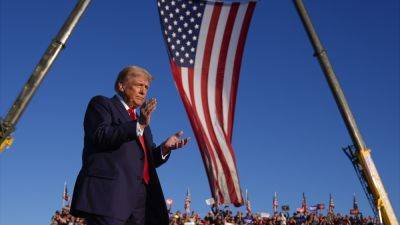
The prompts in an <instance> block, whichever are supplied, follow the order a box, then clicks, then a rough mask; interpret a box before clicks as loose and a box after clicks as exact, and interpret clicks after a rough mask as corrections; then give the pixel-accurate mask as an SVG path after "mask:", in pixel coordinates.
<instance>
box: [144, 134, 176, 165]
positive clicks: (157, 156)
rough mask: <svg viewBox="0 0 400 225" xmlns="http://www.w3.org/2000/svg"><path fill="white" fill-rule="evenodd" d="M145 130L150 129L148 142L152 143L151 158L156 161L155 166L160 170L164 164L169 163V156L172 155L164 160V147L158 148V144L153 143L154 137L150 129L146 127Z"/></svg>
mask: <svg viewBox="0 0 400 225" xmlns="http://www.w3.org/2000/svg"><path fill="white" fill-rule="evenodd" d="M145 129H148V132H147V133H146V135H147V136H148V140H149V141H151V151H150V152H151V156H152V158H153V160H154V166H155V167H156V168H158V167H159V166H161V165H162V164H164V163H165V162H166V161H168V159H169V156H170V155H171V153H169V154H168V155H167V156H166V157H165V158H164V159H163V157H162V145H159V146H156V144H155V143H154V142H153V135H152V133H151V129H150V127H146V128H145Z"/></svg>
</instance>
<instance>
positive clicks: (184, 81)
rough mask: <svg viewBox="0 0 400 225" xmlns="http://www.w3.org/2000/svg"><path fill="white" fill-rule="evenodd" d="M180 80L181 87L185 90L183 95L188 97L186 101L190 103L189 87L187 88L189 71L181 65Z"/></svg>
mask: <svg viewBox="0 0 400 225" xmlns="http://www.w3.org/2000/svg"><path fill="white" fill-rule="evenodd" d="M181 80H182V87H183V90H184V92H185V96H186V98H187V99H188V102H189V103H190V104H192V102H191V99H190V89H189V71H188V68H186V67H182V68H181Z"/></svg>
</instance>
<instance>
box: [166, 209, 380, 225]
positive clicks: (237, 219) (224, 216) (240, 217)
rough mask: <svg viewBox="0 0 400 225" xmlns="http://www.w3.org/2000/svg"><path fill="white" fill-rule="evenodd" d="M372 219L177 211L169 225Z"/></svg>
mask: <svg viewBox="0 0 400 225" xmlns="http://www.w3.org/2000/svg"><path fill="white" fill-rule="evenodd" d="M374 224H376V223H375V219H374V218H372V217H362V216H349V215H341V214H330V215H327V216H323V215H322V214H318V215H317V214H316V213H308V212H306V213H294V214H293V215H292V216H289V214H288V213H276V214H274V215H273V216H269V215H268V214H265V213H249V212H247V213H246V214H243V213H242V212H237V213H236V214H235V215H234V214H233V213H232V212H231V211H230V210H224V211H218V212H216V213H215V212H208V213H207V215H206V216H205V217H204V218H201V217H200V215H199V214H197V213H191V214H190V215H188V214H186V213H180V212H179V211H177V212H176V213H173V214H172V216H171V217H170V225H374Z"/></svg>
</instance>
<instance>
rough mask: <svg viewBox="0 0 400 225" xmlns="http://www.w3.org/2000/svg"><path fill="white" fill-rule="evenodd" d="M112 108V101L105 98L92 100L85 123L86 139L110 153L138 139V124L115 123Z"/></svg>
mask: <svg viewBox="0 0 400 225" xmlns="http://www.w3.org/2000/svg"><path fill="white" fill-rule="evenodd" d="M111 107H112V106H111V102H110V100H108V99H107V98H105V97H102V96H96V97H94V98H92V100H91V101H90V102H89V105H88V108H87V111H86V114H85V121H84V127H85V139H86V138H89V140H90V142H91V143H93V145H94V146H96V147H97V148H99V149H104V150H108V151H109V150H113V149H116V148H118V147H119V146H120V145H122V144H123V143H125V142H127V141H131V140H134V139H135V137H136V122H135V121H129V122H125V123H121V124H115V123H113V122H112V114H111Z"/></svg>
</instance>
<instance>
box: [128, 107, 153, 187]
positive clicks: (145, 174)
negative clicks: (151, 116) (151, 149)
mask: <svg viewBox="0 0 400 225" xmlns="http://www.w3.org/2000/svg"><path fill="white" fill-rule="evenodd" d="M128 113H129V116H130V117H131V118H132V120H137V117H136V114H135V111H134V109H132V108H130V109H128ZM138 138H139V141H140V144H141V146H142V149H143V153H144V167H143V180H144V182H145V183H146V184H149V181H150V174H149V163H148V161H147V147H146V144H145V142H144V136H143V135H142V136H139V137H138Z"/></svg>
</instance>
